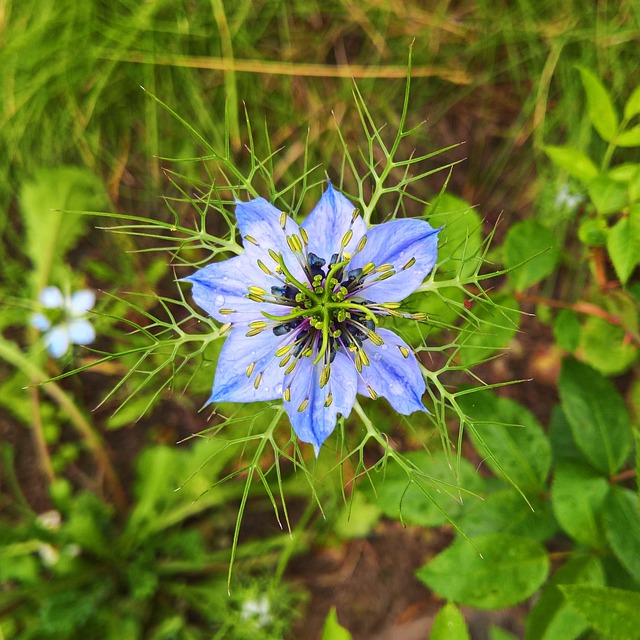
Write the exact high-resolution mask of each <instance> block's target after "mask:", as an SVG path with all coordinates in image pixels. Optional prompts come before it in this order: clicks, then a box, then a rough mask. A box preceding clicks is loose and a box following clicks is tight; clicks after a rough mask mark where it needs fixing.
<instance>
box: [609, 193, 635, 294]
mask: <svg viewBox="0 0 640 640" xmlns="http://www.w3.org/2000/svg"><path fill="white" fill-rule="evenodd" d="M607 251H608V252H609V257H610V258H611V262H612V263H613V266H614V268H615V270H616V273H617V275H618V278H620V281H621V282H622V284H626V283H627V280H628V279H629V276H630V275H631V274H632V273H633V270H634V269H635V268H636V266H638V263H640V205H634V206H633V207H631V208H630V210H629V215H628V216H625V217H623V218H621V219H620V220H618V222H616V224H615V225H614V227H613V229H611V231H610V232H609V237H608V238H607Z"/></svg>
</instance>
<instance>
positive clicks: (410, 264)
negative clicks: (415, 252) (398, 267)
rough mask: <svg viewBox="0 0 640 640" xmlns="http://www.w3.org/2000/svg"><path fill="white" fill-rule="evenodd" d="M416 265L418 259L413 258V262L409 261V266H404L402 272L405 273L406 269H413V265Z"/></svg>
mask: <svg viewBox="0 0 640 640" xmlns="http://www.w3.org/2000/svg"><path fill="white" fill-rule="evenodd" d="M415 263H416V259H415V258H411V260H409V262H407V264H405V265H404V267H402V270H403V271H404V270H405V269H408V268H409V267H413V265H414V264H415Z"/></svg>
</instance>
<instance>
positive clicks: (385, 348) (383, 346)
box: [380, 344, 389, 351]
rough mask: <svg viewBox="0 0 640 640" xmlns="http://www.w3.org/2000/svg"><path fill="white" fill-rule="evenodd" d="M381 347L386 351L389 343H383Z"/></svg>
mask: <svg viewBox="0 0 640 640" xmlns="http://www.w3.org/2000/svg"><path fill="white" fill-rule="evenodd" d="M380 348H381V349H382V350H383V351H386V350H387V349H388V348H389V347H388V345H386V344H383V345H382V346H381V347H380Z"/></svg>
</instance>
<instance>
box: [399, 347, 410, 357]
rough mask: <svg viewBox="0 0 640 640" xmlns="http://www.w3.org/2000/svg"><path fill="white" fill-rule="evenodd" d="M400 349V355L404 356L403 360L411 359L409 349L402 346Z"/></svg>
mask: <svg viewBox="0 0 640 640" xmlns="http://www.w3.org/2000/svg"><path fill="white" fill-rule="evenodd" d="M398 349H400V353H401V354H402V357H403V358H408V357H409V349H407V347H403V346H402V345H398Z"/></svg>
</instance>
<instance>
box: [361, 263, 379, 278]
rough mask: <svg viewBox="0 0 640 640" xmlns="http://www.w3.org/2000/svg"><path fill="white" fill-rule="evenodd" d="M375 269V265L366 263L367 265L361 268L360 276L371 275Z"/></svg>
mask: <svg viewBox="0 0 640 640" xmlns="http://www.w3.org/2000/svg"><path fill="white" fill-rule="evenodd" d="M375 268H376V265H375V264H373V262H367V264H365V265H364V267H362V275H363V276H366V275H367V273H371V272H372V271H373V270H374V269H375Z"/></svg>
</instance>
